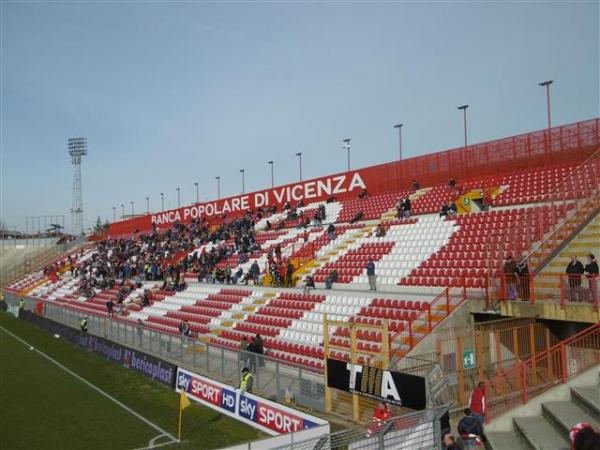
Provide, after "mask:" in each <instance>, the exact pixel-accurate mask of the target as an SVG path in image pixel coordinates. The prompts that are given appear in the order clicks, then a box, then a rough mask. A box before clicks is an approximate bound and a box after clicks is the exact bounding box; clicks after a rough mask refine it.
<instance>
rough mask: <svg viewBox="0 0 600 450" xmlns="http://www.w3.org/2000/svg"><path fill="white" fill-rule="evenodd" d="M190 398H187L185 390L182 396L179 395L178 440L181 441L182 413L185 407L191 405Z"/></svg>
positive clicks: (182, 391)
mask: <svg viewBox="0 0 600 450" xmlns="http://www.w3.org/2000/svg"><path fill="white" fill-rule="evenodd" d="M190 405H191V403H190V399H189V398H187V395H186V394H185V391H184V390H183V389H182V390H181V397H179V427H178V428H177V440H178V441H181V413H182V412H183V410H184V409H185V408H187V407H188V406H190Z"/></svg>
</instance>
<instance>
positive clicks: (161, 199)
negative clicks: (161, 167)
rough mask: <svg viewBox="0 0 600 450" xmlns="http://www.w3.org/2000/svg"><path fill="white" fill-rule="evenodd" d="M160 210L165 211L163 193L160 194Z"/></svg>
mask: <svg viewBox="0 0 600 450" xmlns="http://www.w3.org/2000/svg"><path fill="white" fill-rule="evenodd" d="M160 210H161V211H164V210H165V193H164V192H161V193H160Z"/></svg>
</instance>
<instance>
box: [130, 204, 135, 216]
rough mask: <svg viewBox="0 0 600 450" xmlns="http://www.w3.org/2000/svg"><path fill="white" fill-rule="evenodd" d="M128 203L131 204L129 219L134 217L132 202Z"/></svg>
mask: <svg viewBox="0 0 600 450" xmlns="http://www.w3.org/2000/svg"><path fill="white" fill-rule="evenodd" d="M129 203H131V217H133V216H134V213H133V201H131V202H129Z"/></svg>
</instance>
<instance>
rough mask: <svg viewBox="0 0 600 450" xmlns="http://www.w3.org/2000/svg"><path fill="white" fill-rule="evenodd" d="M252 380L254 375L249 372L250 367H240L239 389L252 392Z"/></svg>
mask: <svg viewBox="0 0 600 450" xmlns="http://www.w3.org/2000/svg"><path fill="white" fill-rule="evenodd" d="M253 381H254V376H253V375H252V373H250V369H248V368H247V367H244V368H243V369H242V379H241V380H240V391H242V392H248V393H250V394H251V393H252V382H253Z"/></svg>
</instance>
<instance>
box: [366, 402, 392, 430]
mask: <svg viewBox="0 0 600 450" xmlns="http://www.w3.org/2000/svg"><path fill="white" fill-rule="evenodd" d="M391 418H392V411H391V410H390V407H389V406H388V405H387V403H385V402H381V403H380V404H379V405H377V407H376V408H375V411H373V419H371V426H370V427H369V430H368V432H367V435H368V436H371V435H372V434H374V433H376V432H378V431H379V430H381V428H382V427H383V425H384V424H385V423H386V422H387V421H388V420H390V419H391Z"/></svg>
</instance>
